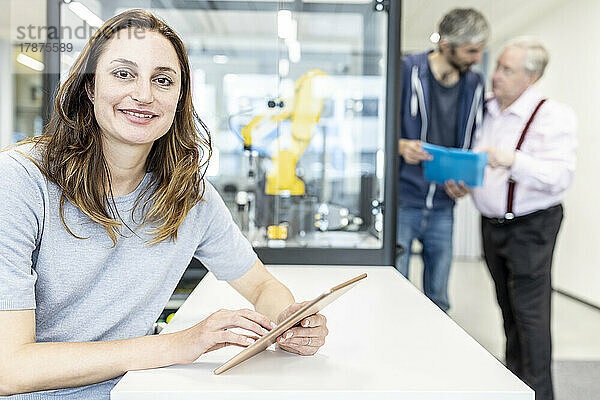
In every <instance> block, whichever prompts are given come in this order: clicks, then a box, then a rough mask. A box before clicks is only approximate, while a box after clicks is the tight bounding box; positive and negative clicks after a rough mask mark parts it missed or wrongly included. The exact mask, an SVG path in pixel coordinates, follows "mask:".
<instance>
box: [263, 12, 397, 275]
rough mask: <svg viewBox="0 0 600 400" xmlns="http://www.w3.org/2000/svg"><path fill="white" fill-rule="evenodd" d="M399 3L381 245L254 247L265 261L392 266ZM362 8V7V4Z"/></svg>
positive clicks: (393, 24) (390, 54)
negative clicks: (371, 247)
mask: <svg viewBox="0 0 600 400" xmlns="http://www.w3.org/2000/svg"><path fill="white" fill-rule="evenodd" d="M400 3H401V2H400V1H390V2H389V4H388V8H387V12H388V50H387V70H386V74H387V75H386V76H387V85H386V124H385V155H386V157H385V195H384V210H383V215H384V221H383V227H384V228H383V247H382V248H381V249H350V248H349V249H343V248H297V247H296V248H294V247H290V248H282V249H276V248H257V249H255V250H256V253H257V254H258V256H259V257H260V259H261V260H262V261H263V262H264V263H265V264H310V265H394V261H395V257H396V214H397V207H396V204H397V194H396V191H397V184H398V183H397V180H398V156H397V147H398V132H399V130H400V102H399V101H398V97H399V96H398V93H400V82H401V81H400V62H401V54H400V17H401V4H400ZM363 7H364V6H363Z"/></svg>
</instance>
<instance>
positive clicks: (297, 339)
mask: <svg viewBox="0 0 600 400" xmlns="http://www.w3.org/2000/svg"><path fill="white" fill-rule="evenodd" d="M306 304H308V302H307V301H305V302H303V303H294V304H291V305H290V306H289V307H288V308H286V309H285V310H284V311H283V312H282V313H281V314H279V318H277V322H278V323H280V322H282V321H284V320H285V319H286V318H287V317H289V316H290V315H292V314H293V313H295V312H296V311H298V310H299V309H301V308H302V307H304V306H305V305H306ZM300 325H301V326H295V327H292V328H290V329H288V330H287V331H285V332H284V333H283V334H282V335H281V336H279V337H278V338H277V343H278V344H279V347H281V348H282V349H283V350H286V351H289V352H290V353H296V354H300V355H302V356H312V355H313V354H315V353H316V352H317V350H319V348H320V347H321V346H323V345H324V344H325V336H327V334H328V333H329V330H328V329H327V318H325V316H323V315H321V314H314V315H311V316H310V317H306V318H305V319H303V320H302V321H300Z"/></svg>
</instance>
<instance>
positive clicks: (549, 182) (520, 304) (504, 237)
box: [473, 38, 577, 400]
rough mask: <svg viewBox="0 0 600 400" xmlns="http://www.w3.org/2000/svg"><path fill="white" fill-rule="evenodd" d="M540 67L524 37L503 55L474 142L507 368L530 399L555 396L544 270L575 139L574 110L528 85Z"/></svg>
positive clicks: (535, 48) (543, 54) (478, 201)
mask: <svg viewBox="0 0 600 400" xmlns="http://www.w3.org/2000/svg"><path fill="white" fill-rule="evenodd" d="M547 63H548V53H547V51H546V50H545V49H544V47H543V46H542V45H541V44H540V43H538V42H536V41H534V40H531V39H526V38H521V39H515V40H513V41H511V42H509V43H508V44H507V45H506V46H505V48H504V50H503V51H502V53H501V54H500V57H499V58H498V64H497V67H496V71H495V72H494V74H493V77H492V90H493V93H494V97H493V98H491V99H490V100H488V102H487V103H486V110H485V111H486V112H485V116H484V121H483V128H482V131H481V134H480V136H479V137H477V138H476V139H475V148H476V151H485V152H487V153H488V166H487V167H486V171H485V179H484V185H483V187H482V188H478V189H474V190H473V199H474V201H475V205H476V207H477V208H478V209H479V211H480V212H481V214H482V222H481V225H482V226H481V229H482V234H483V249H484V255H485V260H486V263H487V265H488V268H489V270H490V273H491V275H492V278H493V279H494V283H495V286H496V296H497V299H498V303H499V305H500V308H501V309H502V316H503V318H504V331H505V334H506V365H507V367H508V368H509V369H510V370H511V371H512V372H513V373H515V374H516V375H517V376H519V377H520V378H521V379H523V380H524V381H525V382H526V383H527V384H529V385H530V386H531V387H532V388H533V389H534V390H535V392H536V400H551V399H553V390H552V375H551V361H552V341H551V337H550V295H551V291H552V288H551V279H550V270H551V266H552V255H553V252H554V245H555V243H556V236H557V234H558V231H559V228H560V225H561V221H562V218H563V209H562V205H561V203H562V199H563V197H564V194H565V191H566V190H567V188H568V187H569V185H570V184H571V182H572V180H573V173H574V171H575V147H576V145H577V139H576V137H575V129H576V119H575V115H574V113H573V111H572V110H571V109H570V108H568V107H567V106H565V105H562V104H559V103H557V102H555V101H552V100H547V101H546V100H545V99H543V98H542V96H541V95H540V94H539V93H538V92H537V91H536V90H535V89H534V87H533V85H534V84H535V83H536V82H537V81H538V79H540V78H541V76H542V75H543V73H544V69H545V67H546V64H547Z"/></svg>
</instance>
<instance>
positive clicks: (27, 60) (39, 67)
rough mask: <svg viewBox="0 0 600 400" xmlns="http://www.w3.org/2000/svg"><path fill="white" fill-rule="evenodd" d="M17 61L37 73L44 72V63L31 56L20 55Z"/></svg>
mask: <svg viewBox="0 0 600 400" xmlns="http://www.w3.org/2000/svg"><path fill="white" fill-rule="evenodd" d="M17 61H18V62H20V63H21V64H23V65H24V66H26V67H29V68H31V69H33V70H36V71H43V70H44V63H41V62H39V61H38V60H35V59H33V58H31V57H29V56H26V55H25V54H23V53H19V55H18V56H17Z"/></svg>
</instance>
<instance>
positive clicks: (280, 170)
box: [265, 70, 326, 196]
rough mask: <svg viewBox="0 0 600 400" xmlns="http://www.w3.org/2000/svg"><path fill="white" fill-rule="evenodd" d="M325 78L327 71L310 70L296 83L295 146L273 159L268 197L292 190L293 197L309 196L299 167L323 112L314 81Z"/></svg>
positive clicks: (293, 126)
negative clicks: (315, 91)
mask: <svg viewBox="0 0 600 400" xmlns="http://www.w3.org/2000/svg"><path fill="white" fill-rule="evenodd" d="M325 75H326V74H325V73H324V72H323V71H319V70H310V71H308V72H307V73H305V74H304V75H302V76H301V77H300V78H298V80H297V81H296V82H295V84H294V105H293V109H292V111H291V112H290V113H289V118H290V121H291V128H292V144H291V146H290V148H288V149H280V150H279V151H278V152H277V154H276V155H275V156H273V157H272V160H273V168H272V169H271V171H270V172H269V174H268V175H267V183H266V187H265V193H267V194H270V195H278V194H280V193H281V192H282V191H288V192H289V193H290V194H291V195H293V196H299V195H303V194H304V193H305V189H304V182H302V180H300V179H299V178H298V177H297V176H296V164H297V162H298V159H299V158H300V156H301V155H302V153H304V150H306V148H307V147H308V144H309V143H310V140H311V138H312V136H313V130H314V126H315V125H316V124H317V122H319V117H320V116H321V110H322V109H323V98H316V97H315V96H314V95H313V88H312V83H313V79H314V78H315V77H317V76H325Z"/></svg>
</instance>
